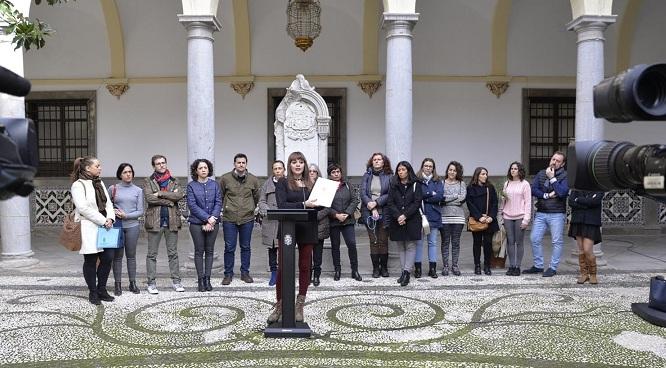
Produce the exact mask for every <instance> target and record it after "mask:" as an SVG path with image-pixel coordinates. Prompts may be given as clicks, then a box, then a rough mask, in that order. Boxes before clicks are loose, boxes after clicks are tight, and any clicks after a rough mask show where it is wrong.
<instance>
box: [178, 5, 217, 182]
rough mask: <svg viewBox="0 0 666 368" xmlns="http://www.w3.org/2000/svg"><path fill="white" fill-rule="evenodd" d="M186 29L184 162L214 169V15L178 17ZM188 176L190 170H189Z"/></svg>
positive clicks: (215, 27)
mask: <svg viewBox="0 0 666 368" xmlns="http://www.w3.org/2000/svg"><path fill="white" fill-rule="evenodd" d="M178 21H180V23H182V24H183V26H185V28H186V29H187V160H188V165H189V164H190V163H192V162H193V161H194V160H196V159H197V158H205V159H208V160H210V161H211V162H212V163H213V167H215V95H214V94H215V73H214V70H213V41H214V40H213V32H215V31H219V30H220V28H221V26H220V23H219V22H218V21H217V17H215V16H214V15H182V14H181V15H178ZM187 171H188V172H189V166H188V170H187Z"/></svg>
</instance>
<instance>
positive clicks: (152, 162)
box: [150, 154, 167, 166]
mask: <svg viewBox="0 0 666 368" xmlns="http://www.w3.org/2000/svg"><path fill="white" fill-rule="evenodd" d="M158 158H163V159H164V162H167V158H166V157H164V155H159V154H157V155H153V157H151V158H150V166H155V160H157V159H158Z"/></svg>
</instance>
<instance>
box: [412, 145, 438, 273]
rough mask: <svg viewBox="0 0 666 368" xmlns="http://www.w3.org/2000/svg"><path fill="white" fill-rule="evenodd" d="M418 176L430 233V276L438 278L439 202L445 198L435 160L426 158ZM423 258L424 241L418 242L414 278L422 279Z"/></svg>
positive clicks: (422, 207)
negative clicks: (421, 186) (421, 185)
mask: <svg viewBox="0 0 666 368" xmlns="http://www.w3.org/2000/svg"><path fill="white" fill-rule="evenodd" d="M416 176H417V177H418V178H419V180H421V182H422V183H423V188H422V189H423V204H422V205H421V209H422V212H423V215H425V217H426V221H427V222H428V226H429V228H430V232H429V233H428V236H427V237H428V239H427V241H428V261H429V268H428V276H430V277H432V278H433V279H436V278H437V233H438V231H437V230H439V228H440V227H441V226H442V209H441V207H440V206H439V202H441V201H442V199H443V198H444V187H443V185H442V178H440V177H439V175H437V168H436V166H435V160H433V159H432V158H425V159H423V161H422V162H421V169H420V170H419V172H418V173H417V174H416ZM422 258H423V239H421V240H419V241H417V242H416V256H415V259H414V278H417V279H418V278H420V277H421V259H422Z"/></svg>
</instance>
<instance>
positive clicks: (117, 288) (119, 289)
mask: <svg viewBox="0 0 666 368" xmlns="http://www.w3.org/2000/svg"><path fill="white" fill-rule="evenodd" d="M113 295H115V296H120V295H123V288H122V285H121V283H120V282H116V283H115V285H114V288H113Z"/></svg>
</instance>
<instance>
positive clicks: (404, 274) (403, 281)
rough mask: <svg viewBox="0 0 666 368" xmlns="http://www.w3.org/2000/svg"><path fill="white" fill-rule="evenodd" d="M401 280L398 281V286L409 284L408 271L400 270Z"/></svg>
mask: <svg viewBox="0 0 666 368" xmlns="http://www.w3.org/2000/svg"><path fill="white" fill-rule="evenodd" d="M402 275H403V277H402V282H401V283H400V286H407V285H409V271H402Z"/></svg>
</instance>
